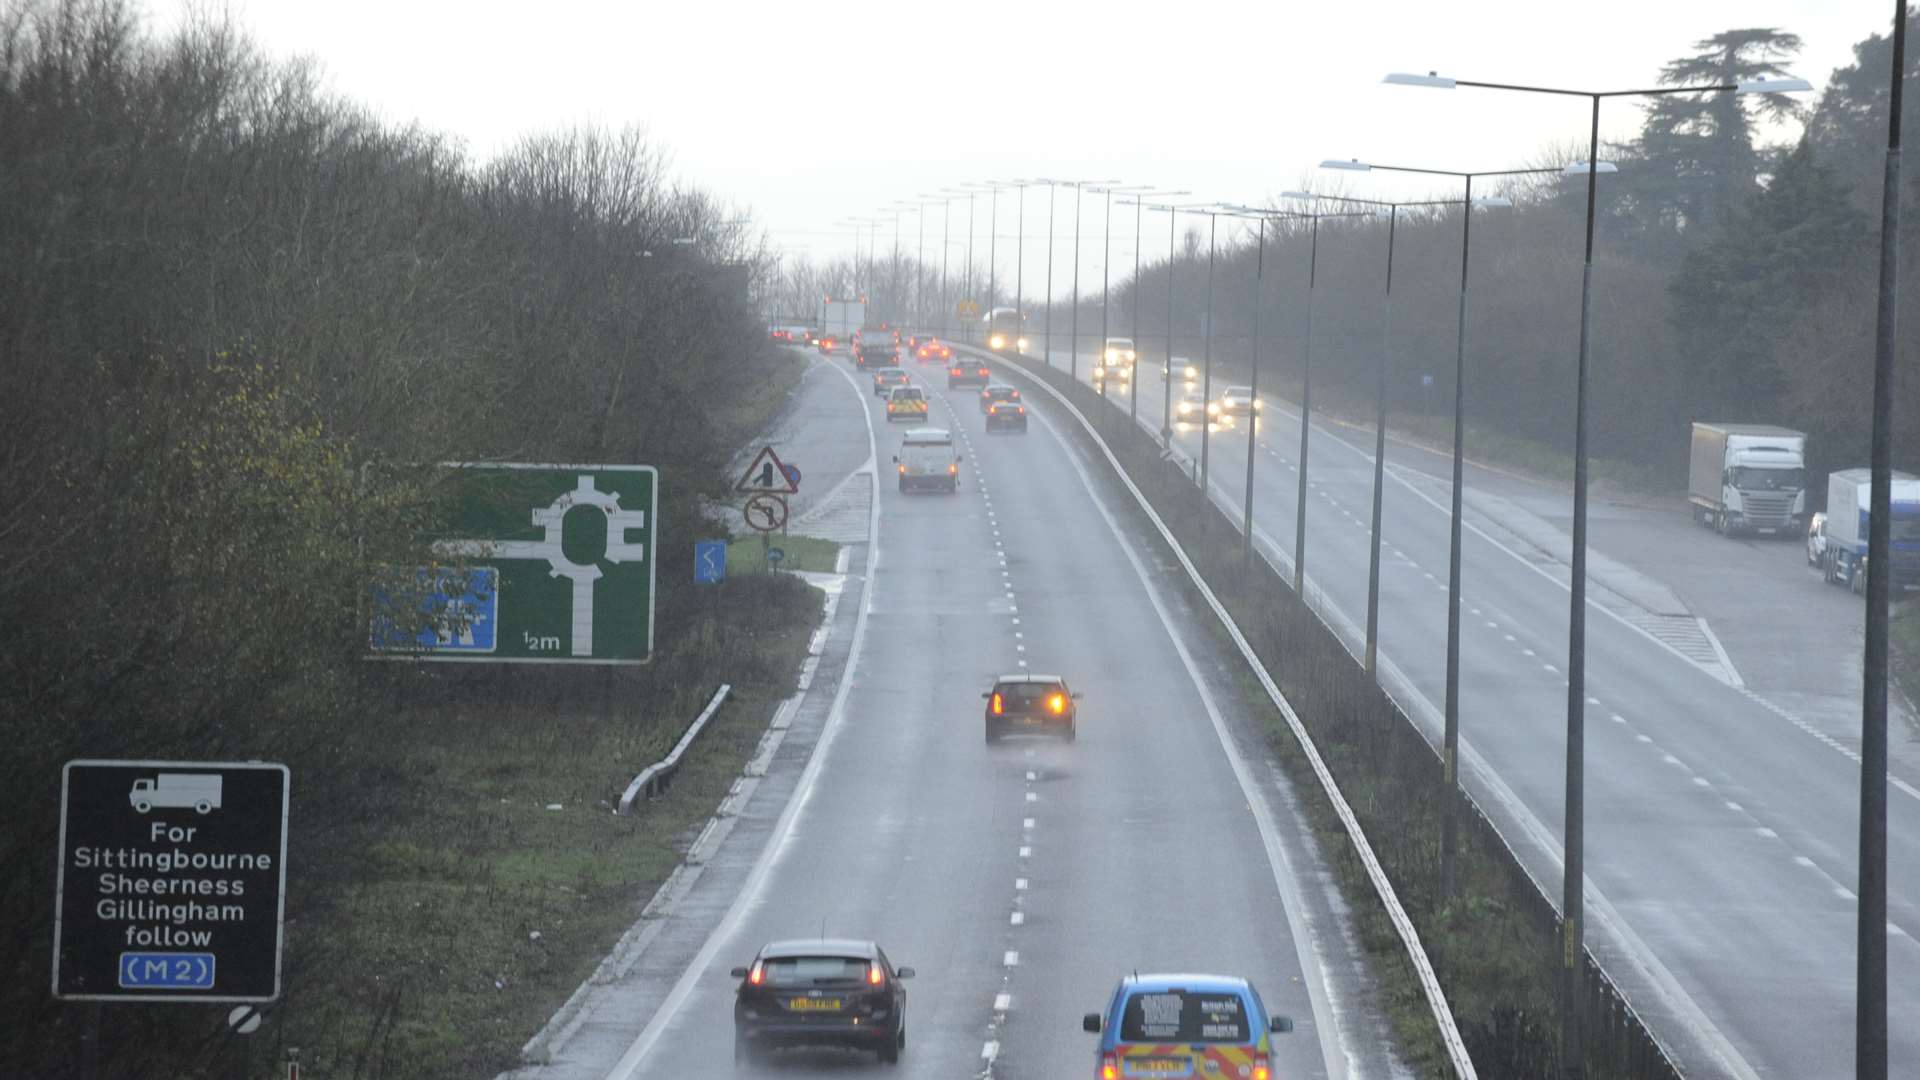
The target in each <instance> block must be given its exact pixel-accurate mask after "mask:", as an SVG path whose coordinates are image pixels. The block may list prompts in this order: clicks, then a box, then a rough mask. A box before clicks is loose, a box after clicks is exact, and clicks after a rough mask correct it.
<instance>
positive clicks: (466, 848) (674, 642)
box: [275, 574, 822, 1080]
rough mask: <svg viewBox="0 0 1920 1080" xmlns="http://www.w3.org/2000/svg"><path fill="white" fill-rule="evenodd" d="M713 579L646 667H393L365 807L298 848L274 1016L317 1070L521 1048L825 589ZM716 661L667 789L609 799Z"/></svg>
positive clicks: (625, 909)
mask: <svg viewBox="0 0 1920 1080" xmlns="http://www.w3.org/2000/svg"><path fill="white" fill-rule="evenodd" d="M702 597H703V599H702V603H701V606H700V607H699V608H698V609H697V610H696V611H695V612H694V613H693V617H692V618H691V619H690V620H689V621H688V622H687V624H686V625H685V626H684V628H683V629H682V630H681V631H680V632H679V633H677V634H674V635H672V636H671V637H669V638H668V639H667V640H666V641H665V642H663V643H662V644H661V646H660V647H659V648H657V650H656V654H655V659H654V661H653V663H652V665H650V666H648V667H645V668H640V669H619V670H615V669H605V668H602V669H593V670H585V671H582V670H579V669H573V670H570V671H568V672H565V673H563V674H551V673H546V672H541V673H537V674H532V675H529V674H528V673H527V669H521V670H519V671H516V672H512V673H511V674H500V673H495V672H481V673H480V674H479V675H478V676H477V677H476V676H475V675H474V669H472V668H462V669H460V670H458V671H454V672H447V671H444V670H434V671H402V672H397V673H395V674H394V676H393V679H394V686H393V690H394V692H395V694H396V696H397V697H398V698H399V699H400V700H402V701H403V702H406V704H403V705H401V706H400V707H397V708H396V709H395V711H394V722H393V723H392V724H391V726H390V728H389V731H388V735H387V737H386V738H385V739H383V740H382V741H381V744H380V745H379V746H377V747H367V748H365V752H364V753H363V754H361V755H360V757H361V760H360V761H359V763H358V765H359V769H360V770H361V776H362V778H363V781H364V782H363V783H362V785H361V786H360V788H359V799H358V800H357V802H358V805H357V806H355V807H354V808H353V810H352V812H351V813H349V814H345V815H343V818H344V819H343V820H341V821H339V822H338V823H337V824H336V825H335V827H334V828H333V829H332V830H331V835H330V836H329V837H328V840H327V842H326V844H325V847H324V850H322V851H310V852H306V853H302V854H303V856H304V857H303V858H302V859H301V860H300V861H299V865H301V866H302V867H303V868H304V872H305V873H306V874H307V875H309V876H310V877H313V878H314V880H312V881H310V882H308V883H307V888H306V890H305V892H306V893H307V895H308V896H309V897H311V899H310V900H309V901H308V903H307V904H306V905H304V907H303V909H302V910H301V912H300V914H299V918H298V919H297V920H295V921H293V922H292V923H291V924H290V926H289V949H288V958H289V972H288V975H289V977H288V987H289V992H288V993H287V995H286V998H285V1000H284V1001H283V1002H282V1004H281V1006H280V1008H279V1014H280V1015H279V1017H278V1019H279V1021H280V1022H279V1023H278V1024H276V1025H275V1028H276V1032H277V1035H278V1037H279V1039H280V1040H281V1041H283V1042H284V1043H285V1045H289V1046H299V1047H301V1048H302V1055H301V1059H302V1062H303V1064H305V1066H306V1067H307V1069H308V1071H309V1072H310V1074H311V1075H316V1076H337V1077H346V1076H359V1077H366V1078H377V1077H408V1078H415V1077H417V1078H422V1080H430V1078H438V1077H473V1076H491V1075H493V1074H495V1073H496V1072H498V1071H500V1070H502V1069H504V1068H508V1067H511V1066H512V1065H514V1064H516V1062H517V1055H518V1051H519V1048H520V1046H521V1045H522V1043H524V1042H525V1041H526V1039H527V1038H528V1037H530V1036H531V1035H532V1033H533V1032H534V1031H535V1030H537V1029H538V1028H539V1027H540V1026H541V1025H542V1024H543V1023H545V1022H546V1019H547V1017H548V1016H550V1015H551V1014H552V1012H553V1010H554V1009H555V1008H557V1007H558V1006H559V1005H560V1003H561V1002H562V1001H564V1000H565V999H566V998H567V996H568V995H569V994H571V993H572V992H573V990H574V988H575V987H576V986H577V985H578V984H579V983H580V982H581V980H583V979H584V978H585V977H586V976H587V975H588V974H590V973H591V972H592V970H593V968H594V966H595V965H596V964H597V963H599V961H600V959H601V958H602V957H604V956H605V955H606V952H607V950H608V949H609V948H610V947H611V946H612V944H613V943H614V941H616V940H617V939H618V938H619V936H620V934H621V933H622V932H624V931H625V930H626V928H627V927H628V926H629V925H631V923H632V922H633V920H634V918H635V917H636V915H637V914H638V912H639V909H640V907H641V906H642V905H643V904H644V903H645V902H646V900H647V899H648V898H649V897H650V896H651V895H652V893H653V892H654V890H655V889H656V888H657V887H658V886H659V884H660V882H661V881H663V880H665V878H666V877H667V875H668V874H669V873H671V872H672V870H673V868H674V866H675V865H676V864H677V863H678V862H679V860H680V857H681V854H682V852H683V851H684V849H685V847H686V846H687V844H688V843H689V842H690V841H691V839H692V836H691V834H692V832H693V831H694V830H695V829H697V828H698V827H699V825H700V824H701V823H702V822H704V820H705V819H706V818H707V817H708V816H709V815H710V814H711V813H712V812H713V808H714V806H715V805H716V804H718V802H719V801H720V799H721V798H722V797H724V795H725V793H726V791H727V789H728V786H729V785H730V784H731V783H732V781H733V778H734V777H736V776H737V775H739V771H740V768H741V766H742V764H743V763H744V762H745V760H746V758H747V757H748V755H749V754H750V753H751V752H752V749H753V747H754V746H755V745H756V743H757V741H758V740H759V738H760V735H761V733H762V731H763V730H764V729H765V726H766V723H767V721H768V719H769V717H770V715H771V713H772V710H773V709H774V707H775V706H776V705H777V703H778V702H779V700H780V699H781V698H783V697H785V696H786V695H787V694H789V693H791V692H792V689H793V685H794V680H795V676H796V673H797V671H798V668H799V665H800V661H801V660H802V659H803V658H804V656H805V654H806V647H807V638H808V636H809V635H810V633H811V632H812V629H813V627H814V626H815V625H816V623H817V620H818V617H819V613H820V610H821V600H822V598H821V594H820V592H819V590H817V589H814V588H812V587H810V586H808V585H806V584H805V583H803V582H802V581H801V580H800V579H799V578H796V577H793V576H791V575H773V574H759V575H751V576H747V577H743V578H741V579H738V580H734V581H729V582H726V583H724V584H722V585H719V586H715V587H713V588H711V589H710V590H708V591H706V592H704V593H703V594H702ZM423 667H432V665H423ZM444 667H452V665H445V666H444ZM720 679H725V680H727V681H730V682H732V683H733V684H734V691H733V694H732V696H731V697H730V698H729V699H728V701H727V702H726V704H724V705H723V706H722V707H721V710H720V712H719V713H718V714H717V715H716V717H715V718H714V721H713V722H712V723H710V725H709V726H708V728H707V730H706V732H705V733H704V734H703V736H702V737H701V739H700V741H699V742H698V743H696V744H695V745H694V747H693V748H692V750H691V751H690V752H689V754H688V755H687V757H686V758H685V759H684V760H683V764H682V766H681V769H680V771H679V773H678V775H677V776H676V777H675V781H674V783H673V785H672V786H671V788H670V789H669V790H668V792H667V793H666V794H664V795H662V796H661V797H660V798H659V799H657V800H655V801H652V802H645V803H641V804H638V805H637V807H636V812H635V813H634V814H633V815H632V816H629V817H624V818H623V817H617V816H615V815H614V814H613V813H612V803H613V802H614V801H617V799H618V798H619V794H620V792H621V790H622V789H623V788H624V786H625V785H626V783H627V782H628V781H629V780H630V779H631V778H632V776H633V775H634V774H635V773H637V772H639V771H640V769H641V768H643V767H644V766H645V765H646V764H648V763H649V762H652V761H655V760H658V759H659V758H660V757H662V756H663V755H664V754H665V753H666V751H667V750H668V749H669V748H670V747H671V746H672V744H673V743H674V742H675V741H676V740H677V739H678V738H679V735H680V733H681V732H682V731H683V730H684V729H685V726H686V725H687V724H688V723H689V722H691V721H692V719H693V718H694V716H695V715H696V714H697V713H698V711H699V709H700V708H701V706H702V705H703V704H704V702H705V701H706V699H707V698H708V697H709V696H710V695H711V694H712V692H713V690H714V689H715V685H716V683H717V681H718V680H720ZM455 684H457V685H455Z"/></svg>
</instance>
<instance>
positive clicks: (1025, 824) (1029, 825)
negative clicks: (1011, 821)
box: [1020, 818, 1033, 829]
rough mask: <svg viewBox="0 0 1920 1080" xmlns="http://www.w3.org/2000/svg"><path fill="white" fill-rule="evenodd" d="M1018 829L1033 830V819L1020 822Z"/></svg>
mask: <svg viewBox="0 0 1920 1080" xmlns="http://www.w3.org/2000/svg"><path fill="white" fill-rule="evenodd" d="M1020 827H1021V828H1023V829H1031V828H1033V819H1032V818H1027V819H1026V820H1024V821H1022V822H1020Z"/></svg>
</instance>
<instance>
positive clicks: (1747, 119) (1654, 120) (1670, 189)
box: [1639, 27, 1800, 236]
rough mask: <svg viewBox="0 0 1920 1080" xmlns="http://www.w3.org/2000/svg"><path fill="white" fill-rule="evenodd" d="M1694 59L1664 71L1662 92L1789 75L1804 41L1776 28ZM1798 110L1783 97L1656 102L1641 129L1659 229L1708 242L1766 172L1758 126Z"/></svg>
mask: <svg viewBox="0 0 1920 1080" xmlns="http://www.w3.org/2000/svg"><path fill="white" fill-rule="evenodd" d="M1694 49H1695V50H1696V51H1695V52H1694V53H1693V54H1692V55H1690V56H1683V57H1680V58H1678V59H1676V60H1673V61H1670V62H1669V63H1668V64H1667V65H1666V66H1665V67H1663V68H1661V69H1660V82H1661V84H1662V85H1663V86H1711V85H1725V84H1728V83H1737V82H1741V81H1743V80H1748V79H1760V78H1770V77H1779V76H1782V75H1785V74H1787V68H1786V64H1787V62H1788V61H1789V60H1791V59H1792V58H1793V56H1795V55H1796V54H1797V53H1799V51H1800V36H1799V35H1798V34H1791V33H1787V32H1786V31H1783V30H1780V29H1778V28H1776V27H1758V28H1752V29H1746V30H1728V31H1726V32H1724V33H1720V34H1716V35H1714V36H1713V37H1710V38H1707V39H1705V40H1702V41H1697V42H1694ZM1799 109H1800V106H1799V105H1798V104H1797V103H1796V102H1795V101H1794V100H1793V99H1791V98H1789V97H1787V96H1785V95H1783V94H1768V95H1765V96H1764V97H1760V98H1752V97H1747V96H1737V95H1734V94H1728V93H1713V94H1674V95H1669V96H1666V97H1660V98H1655V99H1654V100H1653V102H1652V104H1650V105H1649V106H1648V108H1647V119H1646V122H1645V124H1644V125H1643V126H1642V129H1641V136H1640V147H1639V149H1640V154H1639V157H1640V159H1641V161H1642V162H1643V163H1644V165H1645V167H1646V169H1647V172H1648V181H1647V183H1646V185H1645V199H1646V201H1645V203H1644V207H1645V210H1644V212H1645V213H1647V214H1648V215H1649V216H1650V217H1651V218H1652V219H1653V223H1654V224H1657V225H1658V226H1660V227H1663V228H1666V229H1668V230H1672V231H1676V232H1687V231H1695V230H1698V232H1697V235H1702V236H1705V235H1711V232H1712V230H1714V229H1716V228H1718V227H1720V226H1722V225H1724V224H1725V223H1726V222H1727V221H1729V220H1730V219H1731V218H1732V216H1733V215H1734V214H1736V213H1737V212H1738V211H1739V209H1740V208H1741V207H1743V206H1745V205H1746V203H1747V200H1748V199H1749V198H1751V197H1752V196H1753V193H1754V191H1755V190H1756V185H1757V184H1758V182H1759V178H1760V174H1761V173H1762V172H1763V171H1764V169H1763V164H1764V161H1763V155H1762V152H1761V151H1760V150H1759V149H1758V148H1757V147H1756V146H1755V145H1754V137H1753V136H1754V131H1753V129H1754V120H1755V119H1756V118H1757V117H1766V118H1771V119H1782V118H1792V117H1795V116H1797V115H1799Z"/></svg>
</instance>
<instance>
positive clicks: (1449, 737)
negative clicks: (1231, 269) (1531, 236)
mask: <svg viewBox="0 0 1920 1080" xmlns="http://www.w3.org/2000/svg"><path fill="white" fill-rule="evenodd" d="M1320 167H1321V168H1323V169H1344V170H1348V171H1351V172H1370V171H1375V170H1378V171H1381V172H1401V173H1417V174H1420V175H1424V176H1451V177H1455V178H1458V179H1460V180H1462V181H1464V188H1463V191H1462V193H1461V196H1460V306H1459V312H1458V314H1457V315H1456V317H1455V322H1454V351H1453V498H1452V506H1451V510H1450V515H1449V519H1448V520H1449V532H1448V541H1447V545H1448V546H1447V692H1446V719H1445V728H1444V735H1443V736H1442V739H1441V746H1442V751H1441V755H1440V757H1441V766H1440V768H1441V772H1442V774H1443V775H1444V778H1445V781H1446V785H1447V795H1446V797H1445V798H1444V799H1442V800H1441V807H1440V895H1441V896H1443V897H1451V896H1452V895H1453V892H1454V861H1455V857H1456V852H1457V849H1458V847H1459V823H1458V820H1457V816H1456V815H1457V813H1458V805H1457V804H1458V802H1459V799H1458V793H1459V790H1460V768H1459V758H1460V504H1461V493H1462V492H1463V491H1464V490H1465V488H1466V472H1465V464H1464V463H1465V461H1466V430H1467V429H1466V401H1467V390H1466V387H1467V265H1468V264H1467V259H1468V253H1469V252H1470V251H1471V249H1472V244H1473V208H1474V207H1476V206H1483V207H1510V206H1512V205H1513V202H1512V201H1511V200H1509V199H1505V198H1498V197H1495V198H1482V199H1475V198H1474V197H1473V181H1474V180H1475V179H1476V178H1478V177H1488V176H1538V175H1541V174H1543V173H1557V172H1561V171H1563V170H1560V169H1499V170H1488V171H1482V172H1457V171H1454V170H1451V169H1421V168H1412V167H1409V166H1405V165H1378V164H1371V163H1367V162H1362V161H1358V160H1351V161H1333V160H1329V161H1323V162H1321V163H1320Z"/></svg>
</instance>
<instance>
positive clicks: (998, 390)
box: [980, 383, 1020, 412]
mask: <svg viewBox="0 0 1920 1080" xmlns="http://www.w3.org/2000/svg"><path fill="white" fill-rule="evenodd" d="M1019 400H1020V391H1019V389H1018V388H1017V387H1012V386H1008V385H1007V384H1006V383H988V384H987V385H985V386H983V387H981V388H980V411H981V412H989V411H991V410H992V409H993V403H994V402H996V401H1011V402H1017V401H1019Z"/></svg>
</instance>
